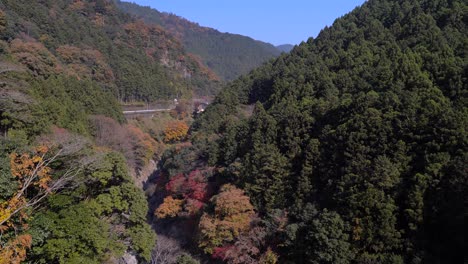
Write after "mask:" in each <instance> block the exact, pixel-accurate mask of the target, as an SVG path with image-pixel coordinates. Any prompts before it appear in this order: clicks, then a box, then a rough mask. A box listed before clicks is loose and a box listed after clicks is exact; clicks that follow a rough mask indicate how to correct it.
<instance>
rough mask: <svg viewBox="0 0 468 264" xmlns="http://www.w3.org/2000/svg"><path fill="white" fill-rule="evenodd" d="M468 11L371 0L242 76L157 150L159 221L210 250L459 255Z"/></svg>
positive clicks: (445, 0)
mask: <svg viewBox="0 0 468 264" xmlns="http://www.w3.org/2000/svg"><path fill="white" fill-rule="evenodd" d="M467 22H468V6H467V3H466V1H461V0H397V1H390V0H369V1H367V2H366V3H365V4H364V5H363V6H362V7H359V8H356V9H355V10H354V11H352V12H351V13H349V14H347V15H345V16H343V17H342V18H339V19H338V20H336V21H335V23H334V24H333V25H332V26H331V27H329V28H325V29H323V30H322V31H321V33H320V34H319V36H318V37H317V38H316V39H312V38H311V39H309V40H308V41H307V42H305V43H302V44H301V45H299V46H297V47H295V48H294V49H293V50H292V51H291V53H290V54H283V55H282V56H280V57H279V58H278V59H277V60H274V61H273V62H271V63H268V64H266V65H264V66H262V67H260V68H258V69H256V70H254V71H253V72H251V73H250V74H248V75H245V76H243V77H241V78H239V79H237V80H235V81H233V82H232V83H230V84H229V85H228V86H227V87H226V88H225V89H223V90H222V92H221V93H220V94H219V95H218V96H217V97H216V99H215V102H214V103H213V104H211V105H210V106H209V107H208V109H207V110H206V111H205V112H204V113H203V114H202V115H201V116H200V117H199V118H198V119H197V120H196V121H195V123H194V125H193V126H192V127H191V143H190V144H187V146H186V147H183V148H180V149H177V150H173V151H169V152H166V153H165V154H164V156H163V163H162V169H163V170H164V173H165V174H164V175H165V177H166V181H165V183H166V185H165V187H164V189H163V190H164V191H165V192H166V193H167V196H166V198H165V199H164V201H163V203H162V204H161V205H160V206H159V208H158V209H157V210H156V215H157V216H158V218H159V219H160V220H159V221H161V222H164V221H166V223H167V224H168V225H169V226H171V227H172V228H173V227H174V226H178V227H179V228H180V229H183V230H187V229H188V230H191V232H193V233H190V235H188V236H187V237H186V240H187V241H190V242H189V244H190V245H192V247H198V250H202V251H203V252H204V254H205V255H209V256H211V260H210V261H211V262H216V261H219V262H227V263H463V261H464V255H465V252H464V250H465V248H466V245H465V244H464V240H465V238H464V235H465V234H464V232H463V230H464V229H465V219H466V202H467V195H466V194H467V193H468V190H467V187H468V178H467V177H468V175H467V170H466V164H467V163H468V159H467V158H468V156H467V149H466V148H467V136H468V133H467V131H466V129H467V124H468V123H467V121H468V110H467V91H468V89H467V83H468V82H467V62H468V60H467V57H466V55H467V54H466V52H467V50H468V37H467V36H468V30H467ZM194 252H197V251H196V250H194ZM465 260H466V259H465Z"/></svg>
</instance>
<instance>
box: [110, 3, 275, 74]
mask: <svg viewBox="0 0 468 264" xmlns="http://www.w3.org/2000/svg"><path fill="white" fill-rule="evenodd" d="M116 3H117V5H118V6H119V8H120V9H122V10H123V11H125V12H127V13H129V14H132V15H135V16H137V17H139V18H142V19H143V20H144V21H146V22H148V23H152V24H156V25H160V26H162V27H163V28H164V29H166V30H168V31H169V32H171V33H172V34H174V35H175V36H176V37H177V38H178V39H180V40H181V41H182V43H183V45H184V47H185V48H186V49H187V51H188V52H190V53H193V54H195V55H197V56H198V57H199V58H200V59H201V60H202V61H203V63H204V65H206V66H208V67H209V68H210V69H212V70H213V71H214V72H216V73H217V74H218V75H219V76H221V77H222V78H223V79H225V80H232V79H234V78H236V77H238V76H240V75H241V74H246V73H248V72H249V71H250V70H252V69H253V68H255V67H258V66H260V65H261V64H262V63H263V62H265V61H267V60H269V59H271V58H273V57H275V56H278V55H279V54H280V52H281V51H280V50H278V49H277V48H275V47H274V46H273V45H271V44H268V43H264V42H261V41H256V40H253V39H251V38H249V37H245V36H241V35H236V34H229V33H221V32H219V31H217V30H215V29H212V28H207V27H202V26H200V25H198V24H196V23H193V22H190V21H188V20H186V19H184V18H181V17H178V16H176V15H173V14H167V13H161V12H159V11H157V10H155V9H151V8H150V7H142V6H139V5H136V4H133V3H127V2H122V1H116Z"/></svg>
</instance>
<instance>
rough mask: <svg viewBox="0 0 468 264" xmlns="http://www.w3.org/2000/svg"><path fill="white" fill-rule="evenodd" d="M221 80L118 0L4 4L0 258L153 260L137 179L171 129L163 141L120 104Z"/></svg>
mask: <svg viewBox="0 0 468 264" xmlns="http://www.w3.org/2000/svg"><path fill="white" fill-rule="evenodd" d="M217 84H218V81H217V80H216V77H215V75H214V74H213V73H212V72H211V71H210V70H208V69H207V68H206V67H204V66H203V65H202V64H201V63H200V62H199V61H197V59H196V58H194V57H193V56H191V55H189V54H187V53H185V51H184V49H183V48H182V46H181V44H180V43H179V42H178V41H177V40H176V39H174V38H173V37H172V36H171V35H170V34H168V33H167V32H166V31H164V30H163V29H161V28H160V27H157V26H149V25H147V24H145V23H143V22H142V21H137V20H134V19H133V18H131V17H129V16H128V15H126V14H123V13H121V12H120V11H118V9H117V8H116V7H115V6H114V5H113V4H112V2H110V1H104V0H96V1H71V0H56V1H26V0H24V1H23V0H20V1H18V0H2V1H0V263H1V264H4V263H5V264H6V263H8V264H10V263H22V262H28V263H90V264H94V263H96V264H97V263H122V261H123V258H124V257H125V259H127V260H129V261H131V260H133V261H137V260H139V261H140V262H150V261H151V258H152V250H153V248H154V246H155V242H156V234H155V232H154V230H152V229H151V226H150V225H149V224H148V223H147V213H148V204H147V201H146V197H145V193H144V192H143V190H141V189H140V188H138V187H137V184H136V181H137V180H138V181H143V180H144V179H141V178H139V177H142V176H141V172H142V171H144V170H145V169H147V168H148V167H149V168H151V167H154V165H153V166H151V164H153V163H154V162H153V160H152V159H157V157H158V156H159V155H160V154H161V153H160V152H162V150H161V149H162V148H163V147H164V142H163V140H162V139H160V138H162V136H163V135H164V134H163V133H164V132H163V131H164V127H162V128H160V127H158V129H159V130H156V132H155V130H152V131H151V132H152V133H151V135H152V136H153V137H152V136H150V135H149V134H148V133H145V132H144V131H143V128H140V127H139V126H138V125H139V124H138V123H136V122H134V123H131V124H128V123H126V122H125V119H124V117H123V115H122V109H121V107H120V106H119V101H129V100H139V101H151V100H154V99H164V98H174V97H186V98H188V97H191V96H192V95H193V94H194V93H195V94H213V93H214V92H215V91H216V87H217ZM175 112H176V113H180V114H181V113H182V111H175ZM186 115H187V114H186V113H184V116H186ZM168 116H169V115H168ZM167 119H168V121H166V123H168V122H170V120H171V118H170V117H168V118H167ZM158 121H160V120H158ZM161 123H163V122H162V121H161ZM179 123H182V124H183V125H185V123H183V122H182V121H178V123H176V124H179ZM163 124H164V123H163ZM185 126H186V125H185ZM176 128H178V127H176ZM161 130H162V131H161ZM186 130H188V127H187V129H186ZM186 130H185V133H186ZM145 131H146V130H145ZM146 132H149V131H146ZM176 136H178V137H181V135H180V133H179V134H176ZM140 185H141V184H140Z"/></svg>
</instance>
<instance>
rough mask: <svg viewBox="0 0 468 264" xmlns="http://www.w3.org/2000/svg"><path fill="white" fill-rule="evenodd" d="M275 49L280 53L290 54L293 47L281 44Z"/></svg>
mask: <svg viewBox="0 0 468 264" xmlns="http://www.w3.org/2000/svg"><path fill="white" fill-rule="evenodd" d="M276 48H277V49H279V50H280V51H282V52H290V51H291V50H292V49H293V48H294V45H291V44H283V45H279V46H276Z"/></svg>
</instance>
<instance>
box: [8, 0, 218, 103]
mask: <svg viewBox="0 0 468 264" xmlns="http://www.w3.org/2000/svg"><path fill="white" fill-rule="evenodd" d="M0 8H1V9H2V10H3V11H4V12H5V18H6V21H7V23H6V28H5V32H4V34H3V36H2V39H3V40H6V41H7V42H8V45H10V46H12V45H14V46H15V47H18V48H16V49H15V47H12V48H13V49H12V50H11V52H12V53H13V55H14V57H16V58H17V59H18V61H19V62H20V63H23V64H25V65H26V66H27V67H28V68H29V69H30V70H32V71H33V72H34V73H35V74H37V75H44V74H45V72H44V71H48V70H49V69H46V68H45V67H49V66H50V68H53V70H54V73H58V74H65V75H68V76H76V77H77V78H79V79H91V80H93V81H95V82H97V83H99V84H100V85H101V87H103V89H105V90H106V91H109V92H111V93H112V94H114V95H115V97H116V98H118V99H120V100H122V101H128V100H144V101H148V100H155V99H165V98H174V97H190V96H192V93H196V94H200V95H207V94H209V95H211V94H214V93H215V92H216V88H217V87H216V85H217V82H216V76H215V75H214V74H213V73H212V72H211V71H210V70H209V69H208V68H206V67H204V66H203V65H202V63H201V62H200V61H199V60H198V59H197V58H195V57H194V56H192V55H190V54H188V53H186V52H185V51H184V49H183V47H182V45H181V43H179V42H178V41H177V40H176V39H175V38H174V37H172V35H171V34H169V33H167V32H166V31H165V30H163V29H162V28H161V27H158V26H154V25H148V24H145V23H143V22H142V21H138V20H135V19H133V18H131V17H130V16H129V15H126V14H124V13H122V12H121V11H119V10H118V9H117V8H116V6H115V5H114V4H113V3H112V2H110V1H107V0H99V1H53V2H48V1H46V2H30V1H9V0H6V1H2V2H1V3H0ZM38 49H42V50H43V51H44V52H46V53H47V54H48V56H49V58H47V60H48V61H42V62H41V63H39V64H38V63H36V61H35V60H37V59H39V58H37V57H38V54H37V52H38Z"/></svg>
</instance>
